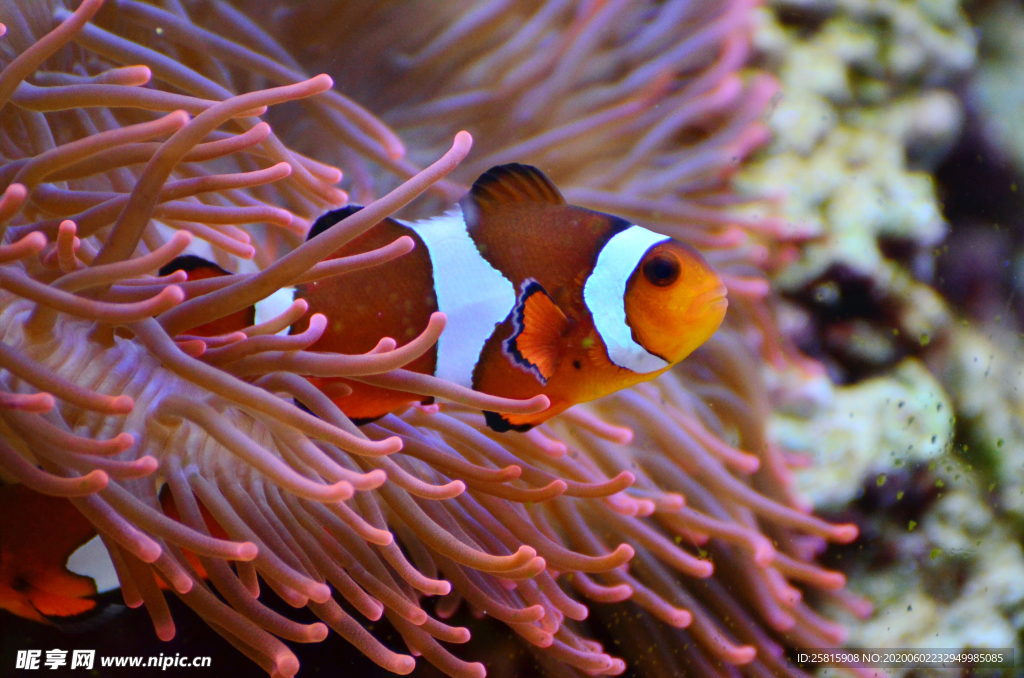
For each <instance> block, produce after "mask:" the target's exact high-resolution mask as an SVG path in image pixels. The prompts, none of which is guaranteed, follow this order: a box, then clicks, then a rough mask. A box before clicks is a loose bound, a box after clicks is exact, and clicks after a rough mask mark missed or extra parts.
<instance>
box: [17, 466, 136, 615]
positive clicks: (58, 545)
mask: <svg viewBox="0 0 1024 678" xmlns="http://www.w3.org/2000/svg"><path fill="white" fill-rule="evenodd" d="M0 517H2V520H0V609H4V610H8V611H9V612H13V613H14V614H16V615H18V616H19V617H24V618H26V619H32V620H34V621H38V622H42V623H44V624H50V625H55V626H59V627H61V628H63V629H65V630H75V629H76V628H79V629H84V628H88V627H89V626H91V625H94V624H96V623H99V622H101V621H102V620H103V619H105V618H106V617H108V616H109V615H111V614H115V613H116V612H117V611H119V610H120V609H121V606H119V605H107V604H101V603H100V602H99V601H98V600H97V596H99V595H100V594H103V593H106V592H108V591H112V590H114V589H116V588H118V587H119V586H120V584H119V583H118V579H117V574H116V572H115V571H114V565H113V563H112V562H111V560H110V555H109V554H108V553H107V550H106V548H105V547H104V545H103V542H102V541H101V540H100V538H99V537H98V536H97V535H96V530H95V528H93V526H92V524H91V523H90V522H89V521H88V520H86V519H85V518H84V517H83V516H82V514H81V513H79V512H78V509H76V508H75V507H74V506H73V505H72V504H71V502H70V501H68V500H67V499H65V498H63V497H51V496H48V495H45V494H40V493H38V492H35V491H34V490H31V489H29V488H27V487H25V486H24V485H3V486H0Z"/></svg>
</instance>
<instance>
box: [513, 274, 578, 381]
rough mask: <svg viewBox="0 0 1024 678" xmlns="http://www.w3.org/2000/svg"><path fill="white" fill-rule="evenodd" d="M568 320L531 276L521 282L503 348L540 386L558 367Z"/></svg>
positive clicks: (515, 363) (514, 362) (516, 364)
mask: <svg viewBox="0 0 1024 678" xmlns="http://www.w3.org/2000/svg"><path fill="white" fill-rule="evenodd" d="M568 329H569V319H568V318H566V317H565V314H564V313H563V312H562V309H560V308H558V306H557V305H556V304H555V302H554V301H553V300H552V299H551V297H550V296H549V295H548V293H547V292H546V291H545V290H544V288H543V287H541V285H540V283H538V282H537V281H536V280H534V279H533V278H527V279H526V280H524V281H523V283H522V285H521V287H520V292H519V299H518V300H517V301H516V305H515V307H514V308H513V309H512V336H510V337H509V338H508V339H506V340H505V341H504V342H502V351H503V352H504V354H505V355H506V356H507V357H508V359H509V360H510V361H511V362H512V364H513V365H515V366H516V367H518V368H520V369H521V370H524V371H526V372H529V373H530V374H532V375H533V376H534V377H536V378H537V381H539V382H540V383H541V384H542V385H545V386H546V385H547V383H548V379H550V378H551V375H553V374H554V373H555V370H556V369H557V368H558V361H559V358H560V357H561V341H562V337H563V336H564V335H565V332H566V331H567V330H568Z"/></svg>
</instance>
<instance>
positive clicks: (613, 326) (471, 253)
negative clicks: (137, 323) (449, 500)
mask: <svg viewBox="0 0 1024 678" xmlns="http://www.w3.org/2000/svg"><path fill="white" fill-rule="evenodd" d="M359 209H361V208H360V207H358V206H352V205H350V206H348V207H345V208H342V209H339V210H335V211H332V212H328V213H327V214H325V215H323V216H322V217H320V218H319V219H318V220H317V222H316V223H315V224H314V225H313V228H312V229H311V230H310V233H309V236H308V237H309V238H315V237H316V236H317V235H318V234H320V233H322V232H323V231H325V230H327V229H328V228H330V227H331V226H333V225H334V224H336V223H337V222H339V221H341V220H342V219H344V218H345V217H347V216H349V215H351V214H353V213H354V212H356V211H358V210H359ZM403 235H406V236H409V237H411V238H412V239H413V240H414V241H415V244H416V247H415V248H414V249H413V251H412V252H411V253H409V254H407V255H405V256H404V257H401V258H399V259H396V260H393V261H390V262H388V263H385V264H383V265H381V266H377V267H374V268H371V269H367V270H363V271H357V272H354V273H349V274H346V275H342V276H337V277H333V278H328V279H325V280H321V281H318V282H314V283H308V284H303V285H299V286H298V287H297V288H296V293H295V297H296V298H297V299H305V300H306V301H307V302H308V303H309V311H308V313H307V315H306V316H305V319H304V320H300V321H299V322H298V323H296V325H295V326H293V328H292V331H293V332H299V331H302V330H303V329H305V327H306V326H308V319H309V316H310V315H312V314H314V313H322V314H324V315H325V316H326V317H327V320H328V323H327V330H326V332H325V333H324V335H323V337H321V339H320V340H319V341H318V342H317V343H316V344H315V345H313V346H312V347H311V348H310V350H313V351H331V352H337V353H347V354H354V353H365V352H367V351H369V350H370V349H372V348H373V347H374V346H375V345H376V344H377V342H378V341H379V340H380V339H381V338H382V337H392V338H393V339H395V341H396V342H397V343H398V344H399V345H402V344H405V343H407V342H408V341H410V340H411V339H412V338H413V337H415V336H417V335H418V334H419V333H420V332H422V331H423V330H424V328H425V327H426V326H427V322H428V319H429V318H430V315H431V313H434V312H435V311H441V312H442V313H444V314H446V315H447V317H448V323H447V325H446V328H445V330H444V332H443V333H442V334H441V338H440V340H439V341H438V342H437V344H436V345H435V346H434V348H432V349H431V350H430V351H428V352H427V353H425V354H424V355H422V356H421V357H420V358H418V359H416V360H415V361H413V362H412V363H410V364H409V365H407V366H406V369H408V370H412V371H415V372H420V373H424V374H432V375H435V376H437V377H439V378H442V379H446V380H448V381H451V382H454V383H456V384H460V385H462V386H465V387H468V388H473V389H475V390H477V391H482V392H484V393H489V394H491V395H495V396H502V397H506V398H530V397H533V396H536V395H538V394H544V395H546V396H548V398H550V400H551V406H550V407H549V408H548V409H547V410H544V411H543V412H539V413H536V414H529V415H506V414H498V413H495V412H487V413H485V414H486V417H487V423H488V425H489V426H490V427H491V428H492V429H494V430H496V431H507V430H516V431H525V430H528V429H529V428H531V427H532V426H535V425H537V424H540V423H543V422H544V421H546V420H547V419H549V418H551V417H553V416H555V415H556V414H558V413H560V412H562V411H564V410H566V409H568V408H569V407H572V406H573V405H575V404H577V403H582V402H587V401H590V400H594V399H596V398H600V397H601V396H604V395H607V394H609V393H612V392H614V391H618V390H620V389H623V388H626V387H628V386H631V385H633V384H636V383H638V382H642V381H647V380H649V379H653V378H654V377H656V376H658V375H659V374H661V373H662V372H664V371H665V370H667V369H668V368H669V367H671V366H672V365H674V364H675V363H678V362H679V361H681V360H682V359H683V358H685V357H686V356H688V355H689V354H690V353H691V352H692V351H693V350H694V349H696V348H697V347H698V346H700V345H701V344H703V343H704V342H705V341H707V339H708V338H710V337H711V335H712V334H714V333H715V331H716V330H717V329H718V327H719V325H720V324H721V323H722V320H723V318H724V317H725V311H726V307H727V305H728V302H727V300H726V289H725V286H724V285H723V284H722V280H721V279H720V278H719V277H718V275H717V274H716V273H715V272H714V270H712V268H711V267H710V266H709V265H708V264H707V262H706V261H705V260H704V258H703V257H701V255H700V254H699V253H698V252H697V251H696V250H695V249H693V248H692V247H690V246H688V245H686V244H684V243H682V242H679V241H678V240H675V239H672V238H669V237H666V236H664V235H660V234H658V233H654V232H653V231H649V230H647V229H646V228H643V227H641V226H637V225H635V224H631V223H630V222H628V221H626V220H625V219H622V218H619V217H616V216H612V215H610V214H602V213H600V212H595V211H592V210H588V209H585V208H582V207H577V206H574V205H569V204H567V203H566V201H565V199H564V198H563V197H562V195H561V193H560V192H559V191H558V189H557V188H556V187H555V186H554V184H552V183H551V181H550V180H549V179H548V178H547V177H546V176H545V175H544V174H543V173H541V172H540V171H539V170H538V169H536V168H534V167H529V166H526V165H519V164H512V165H502V166H499V167H494V168H492V169H490V170H488V171H487V172H485V173H484V174H483V175H482V176H481V177H480V178H479V179H477V181H476V182H475V183H474V184H473V187H472V188H471V189H470V191H469V193H468V194H467V195H466V196H465V197H464V198H462V200H461V201H460V202H459V204H458V205H457V206H456V207H455V208H454V209H453V210H451V211H449V212H447V213H446V214H444V215H442V216H439V217H434V218H432V219H426V220H422V221H414V222H407V221H400V220H396V219H384V220H383V221H382V222H380V223H379V224H378V225H376V226H375V227H373V228H371V229H370V230H368V231H367V232H365V233H364V234H363V235H361V236H359V237H357V238H356V239H354V240H353V241H351V242H349V243H348V244H346V245H345V246H344V247H342V248H340V249H338V250H337V251H336V252H335V253H334V255H333V256H335V257H341V256H349V255H353V254H359V253H363V252H367V251H370V250H373V249H376V248H378V247H382V246H384V245H386V244H388V243H390V242H392V241H393V240H395V239H396V238H398V237H400V236H403ZM310 381H311V382H313V383H314V384H315V385H317V386H318V387H319V388H321V390H324V391H325V392H327V393H330V392H331V389H330V383H331V382H342V383H344V384H346V385H347V386H349V387H350V388H351V389H352V392H351V394H349V395H345V396H342V397H337V398H334V402H335V403H336V404H337V405H338V407H340V408H341V410H342V411H344V412H345V414H347V415H348V416H349V417H350V418H352V419H353V420H354V421H356V422H357V423H360V422H365V421H369V420H373V419H375V418H378V417H381V416H383V415H385V414H387V413H388V412H391V411H394V410H396V409H399V408H401V407H403V406H405V405H407V404H409V403H412V402H416V401H421V400H423V397H422V396H417V395H414V394H410V393H404V392H400V391H394V390H390V389H385V388H380V387H376V386H370V385H367V384H362V383H359V382H355V381H350V380H345V379H340V378H339V379H335V378H310Z"/></svg>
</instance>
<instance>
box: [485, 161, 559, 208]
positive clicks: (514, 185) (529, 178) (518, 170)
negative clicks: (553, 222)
mask: <svg viewBox="0 0 1024 678" xmlns="http://www.w3.org/2000/svg"><path fill="white" fill-rule="evenodd" d="M469 195H470V196H472V198H473V200H474V201H475V202H476V205H477V207H478V208H479V209H480V210H481V211H484V212H486V211H487V210H488V209H494V208H497V207H500V206H501V205H507V204H509V203H516V202H538V203H547V204H549V205H564V204H565V198H563V197H562V194H561V193H560V192H559V190H558V189H557V188H556V187H555V185H554V184H553V183H551V180H550V179H548V178H547V177H546V176H544V173H543V172H541V171H540V170H539V169H537V168H536V167H532V166H530V165H520V164H519V163H512V164H510V165H498V166H496V167H492V168H491V169H489V170H487V171H486V172H484V173H483V174H481V175H480V178H478V179H477V180H476V181H475V182H473V187H472V188H470V189H469Z"/></svg>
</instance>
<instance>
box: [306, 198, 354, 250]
mask: <svg viewBox="0 0 1024 678" xmlns="http://www.w3.org/2000/svg"><path fill="white" fill-rule="evenodd" d="M361 209H363V206H362V205H354V204H351V203H350V204H348V205H345V206H344V207H339V208H338V209H336V210H331V211H330V212H324V213H323V214H321V215H320V216H319V217H318V218H317V220H316V221H314V222H313V226H312V227H311V228H310V229H309V233H307V234H306V241H307V242H308V241H310V240H312V239H313V238H315V237H317V236H318V235H320V234H321V233H323V232H324V231H326V230H327V229H328V228H330V227H331V226H334V225H335V224H336V223H338V222H339V221H341V220H342V219H344V218H345V217H350V216H352V215H353V214H355V213H356V212H358V211H359V210H361Z"/></svg>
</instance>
